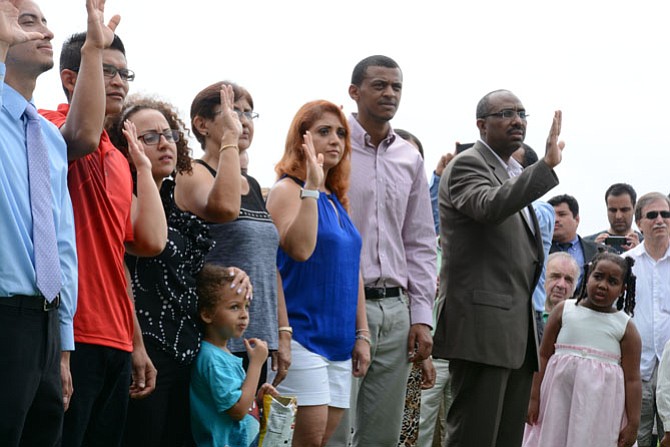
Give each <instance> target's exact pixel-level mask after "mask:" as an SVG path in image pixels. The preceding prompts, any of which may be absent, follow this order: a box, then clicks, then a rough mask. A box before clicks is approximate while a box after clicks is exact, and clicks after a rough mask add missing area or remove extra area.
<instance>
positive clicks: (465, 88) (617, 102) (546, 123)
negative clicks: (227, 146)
mask: <svg viewBox="0 0 670 447" xmlns="http://www.w3.org/2000/svg"><path fill="white" fill-rule="evenodd" d="M37 2H38V4H40V6H41V8H42V11H43V12H44V14H45V16H46V18H47V20H48V22H49V27H50V28H51V30H52V31H53V32H54V33H55V38H54V40H53V45H54V57H55V59H56V61H57V60H58V57H59V54H60V48H61V45H62V42H63V40H64V39H65V38H66V37H67V36H68V35H70V34H72V33H75V32H78V31H84V30H85V28H86V10H85V1H84V0H58V1H56V0H37ZM664 11H665V7H664V2H662V1H660V0H658V1H645V0H641V1H637V2H635V3H631V2H623V1H619V0H614V1H602V0H589V1H585V0H581V1H576V0H565V1H561V2H549V1H545V0H520V1H511V2H501V1H495V0H480V1H467V0H464V1H458V2H456V1H444V2H437V1H430V2H427V1H422V0H414V1H411V2H410V1H397V0H387V1H379V0H359V1H353V0H339V1H330V2H321V1H314V0H312V1H308V0H286V1H283V2H277V1H270V0H256V1H237V2H231V1H227V0H190V1H189V2H167V1H156V0H133V1H131V0H107V4H106V16H107V18H109V17H111V16H112V14H116V13H118V14H120V15H121V24H120V25H119V27H118V28H117V34H118V35H119V36H120V37H121V38H122V40H123V41H124V43H125V46H126V51H127V59H128V67H129V68H130V69H132V70H134V71H135V73H136V75H137V77H136V80H135V81H134V82H132V83H131V85H130V93H142V94H148V95H152V96H157V97H159V98H161V99H164V100H167V101H169V102H171V103H172V104H173V105H175V106H176V107H177V109H178V110H179V112H180V114H181V116H182V117H183V119H184V120H185V121H186V122H187V123H189V121H190V120H189V119H188V116H189V108H190V104H191V101H192V99H193V97H194V96H195V95H196V93H197V92H198V91H200V90H201V89H203V88H204V87H206V86H208V85H210V84H212V83H214V82H216V81H220V80H230V81H233V82H236V83H238V84H240V85H242V86H244V87H245V88H247V89H248V90H249V92H250V93H251V95H252V96H253V99H254V105H255V111H257V112H258V113H259V114H260V118H259V119H258V120H257V121H256V122H255V136H254V141H253V144H252V145H251V147H250V149H249V155H250V165H249V173H250V174H251V175H252V176H254V177H255V178H256V179H257V180H258V181H259V182H260V184H261V185H262V186H271V185H272V183H273V182H274V180H275V174H274V164H275V163H276V162H277V161H278V160H279V159H280V158H281V155H282V153H283V150H284V142H285V138H286V132H287V130H288V126H289V123H290V122H291V119H292V118H293V116H294V114H295V112H296V111H297V110H298V108H299V107H300V106H301V105H303V104H304V103H306V102H308V101H311V100H314V99H327V100H329V101H332V102H334V103H336V104H338V105H342V106H343V108H344V111H345V113H347V114H349V113H351V112H355V103H354V102H353V101H352V100H351V99H350V98H349V96H348V87H349V83H350V79H351V71H352V69H353V67H354V66H355V65H356V63H358V62H359V61H360V60H361V59H363V58H365V57H367V56H370V55H372V54H384V55H386V56H390V57H391V58H393V59H394V60H396V62H397V63H398V64H399V65H400V67H401V69H402V71H403V77H404V79H403V81H404V85H403V94H402V100H401V103H400V108H399V110H398V113H397V114H396V116H395V118H394V120H393V121H392V123H391V124H392V125H393V126H394V127H396V128H403V129H406V130H408V131H410V132H412V133H413V134H414V135H416V136H417V137H418V138H419V139H420V140H421V142H422V144H423V146H424V150H425V153H426V176H427V178H428V176H429V175H430V173H431V172H432V170H433V169H434V168H435V165H436V164H437V162H438V160H439V158H440V156H441V155H442V154H445V153H447V152H453V150H454V143H455V142H456V141H460V142H463V143H464V142H471V141H475V140H476V139H477V138H478V137H479V134H478V131H477V127H476V124H475V107H476V104H477V102H478V101H479V99H481V97H482V96H484V95H485V94H486V93H488V92H489V91H492V90H496V89H499V88H504V89H508V90H511V91H512V92H514V93H515V94H516V95H517V96H518V97H519V98H520V99H521V101H522V102H523V104H524V106H525V108H526V111H527V113H528V114H529V119H528V127H527V132H526V143H528V144H529V145H531V146H532V147H533V148H534V149H535V150H536V151H537V152H538V154H539V155H540V156H542V154H543V153H544V147H545V142H546V138H547V135H548V132H549V127H550V125H551V120H552V116H553V112H554V110H557V109H560V110H562V111H563V129H562V134H561V139H562V140H564V141H565V143H566V147H565V150H564V153H563V155H564V158H563V162H562V163H561V164H560V165H559V166H558V167H557V168H556V173H557V175H558V177H559V180H560V184H559V185H558V186H557V187H556V188H554V189H553V190H551V191H550V192H549V193H548V194H547V195H545V196H544V199H548V198H550V197H552V196H554V195H557V194H570V195H573V196H575V197H576V198H577V200H578V201H579V204H580V217H581V224H580V227H579V230H578V231H579V233H580V234H582V235H584V236H586V235H589V234H591V233H594V232H597V231H600V230H604V229H606V228H607V226H608V222H607V217H606V207H605V200H604V194H605V190H606V189H607V187H608V186H609V185H611V184H612V183H617V182H626V183H630V184H631V185H633V187H634V188H635V189H636V191H637V192H638V195H642V194H644V193H646V192H650V191H660V192H663V193H665V194H667V193H669V192H670V182H669V181H668V177H669V176H668V171H669V168H670V144H669V143H668V139H667V138H666V133H667V131H668V130H670V126H668V116H669V115H670V93H668V91H669V90H668V88H667V82H668V81H669V80H670V64H669V63H668V61H667V59H668V52H669V49H670V28H668V26H667V21H666V18H667V14H665V13H664ZM56 65H57V62H56ZM64 99H65V98H64V94H63V91H62V89H61V86H60V79H59V76H58V70H57V69H56V68H54V69H52V70H51V71H49V72H47V73H45V74H43V75H42V76H41V77H40V78H39V79H38V84H37V89H36V91H35V102H36V104H37V105H38V106H39V107H42V108H55V107H56V106H57V104H58V103H60V102H63V101H64ZM191 147H192V149H193V150H194V155H195V156H196V157H199V156H200V155H201V154H202V152H201V151H200V148H199V147H198V144H197V142H196V141H195V138H192V139H191Z"/></svg>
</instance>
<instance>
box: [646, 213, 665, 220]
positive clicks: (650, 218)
mask: <svg viewBox="0 0 670 447" xmlns="http://www.w3.org/2000/svg"><path fill="white" fill-rule="evenodd" d="M659 214H660V215H661V217H662V218H663V219H670V211H649V212H647V214H645V215H644V217H646V218H647V219H649V220H654V219H656V218H657V217H658V215H659Z"/></svg>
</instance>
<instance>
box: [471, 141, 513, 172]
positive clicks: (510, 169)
mask: <svg viewBox="0 0 670 447" xmlns="http://www.w3.org/2000/svg"><path fill="white" fill-rule="evenodd" d="M479 141H481V143H482V144H483V145H484V146H486V148H487V149H488V150H490V151H491V153H492V154H493V155H494V156H495V157H496V158H497V159H498V161H499V162H500V165H501V166H502V167H503V168H505V170H506V171H507V174H509V176H510V178H514V177H518V176H519V175H521V173H522V172H523V166H521V164H519V162H518V161H516V160H515V159H514V157H510V158H509V159H508V160H507V163H505V161H504V160H503V159H502V158H500V156H499V155H498V154H496V152H495V151H494V150H493V149H491V146H489V145H488V144H486V141H484V140H479Z"/></svg>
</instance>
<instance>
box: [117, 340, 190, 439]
mask: <svg viewBox="0 0 670 447" xmlns="http://www.w3.org/2000/svg"><path fill="white" fill-rule="evenodd" d="M145 346H146V349H147V354H148V355H149V358H151V361H152V362H153V364H154V366H155V367H156V369H157V370H158V376H157V377H156V389H155V390H154V392H153V393H151V394H150V395H149V396H147V397H146V398H144V399H130V403H129V404H128V417H127V418H126V431H125V434H124V436H123V445H124V447H191V446H194V445H195V443H194V442H193V438H192V435H191V414H190V403H189V384H190V382H191V365H190V364H189V365H182V364H179V363H178V362H177V361H176V360H175V359H174V358H173V357H172V356H171V355H168V354H167V353H165V351H163V350H162V349H161V348H160V347H159V346H158V345H157V344H155V343H153V342H152V341H151V340H147V341H146V342H145Z"/></svg>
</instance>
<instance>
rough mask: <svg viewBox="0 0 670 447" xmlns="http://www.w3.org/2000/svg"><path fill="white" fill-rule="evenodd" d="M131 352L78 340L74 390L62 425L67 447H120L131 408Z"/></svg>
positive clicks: (72, 364)
mask: <svg viewBox="0 0 670 447" xmlns="http://www.w3.org/2000/svg"><path fill="white" fill-rule="evenodd" d="M130 365H131V359H130V352H125V351H121V350H119V349H114V348H109V347H106V346H98V345H91V344H87V343H76V344H75V350H74V352H72V354H71V357H70V370H71V371H72V385H73V387H74V393H73V394H72V399H71V401H70V407H69V409H68V411H67V412H66V413H65V422H64V424H63V446H64V447H80V446H95V447H118V446H120V445H121V439H122V438H123V428H124V424H125V421H126V411H127V409H128V393H129V388H130Z"/></svg>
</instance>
